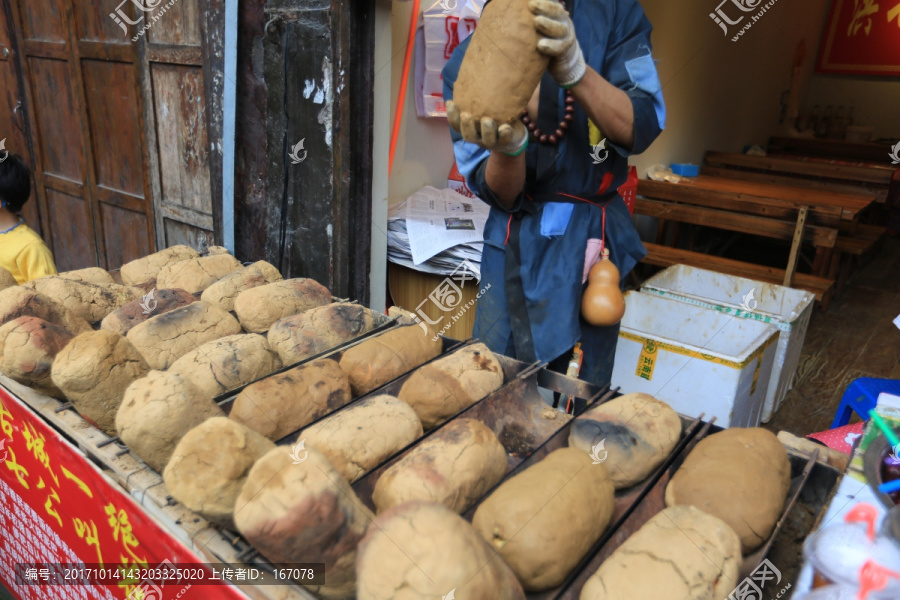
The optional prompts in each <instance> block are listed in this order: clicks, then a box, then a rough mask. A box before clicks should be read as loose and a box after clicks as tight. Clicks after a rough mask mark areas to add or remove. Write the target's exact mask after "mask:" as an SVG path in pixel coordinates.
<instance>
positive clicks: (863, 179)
mask: <svg viewBox="0 0 900 600" xmlns="http://www.w3.org/2000/svg"><path fill="white" fill-rule="evenodd" d="M703 174H704V175H711V176H715V177H728V178H730V179H741V180H744V181H756V182H760V183H773V184H778V185H790V186H795V187H803V188H807V189H818V190H823V191H831V192H840V193H847V194H862V195H867V196H873V197H874V198H875V200H876V202H878V203H884V202H885V201H886V200H887V196H888V190H889V188H890V184H891V177H892V175H893V169H892V168H891V167H890V165H880V164H864V163H847V164H841V163H832V162H829V161H827V160H825V159H817V158H811V157H802V156H795V157H785V156H750V155H747V154H735V153H730V152H707V153H706V158H705V159H704V165H703Z"/></svg>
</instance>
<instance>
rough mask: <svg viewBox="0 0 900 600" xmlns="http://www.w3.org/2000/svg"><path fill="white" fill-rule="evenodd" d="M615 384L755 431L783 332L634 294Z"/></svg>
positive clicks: (623, 331)
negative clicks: (779, 337) (779, 339)
mask: <svg viewBox="0 0 900 600" xmlns="http://www.w3.org/2000/svg"><path fill="white" fill-rule="evenodd" d="M625 305H626V309H625V317H624V318H623V319H622V325H621V328H620V330H619V341H618V344H617V346H616V362H615V366H614V367H613V375H612V384H613V386H619V387H621V391H622V392H623V393H628V392H644V393H647V394H651V395H653V396H654V397H656V398H658V399H659V400H662V401H664V402H667V403H668V404H669V405H670V406H671V407H672V408H674V409H675V410H676V411H678V412H680V413H681V414H684V415H687V416H690V417H699V416H700V415H701V414H703V415H704V419H705V420H709V419H711V418H712V417H716V425H719V426H721V427H756V426H757V425H759V423H760V418H761V416H762V409H763V403H764V401H765V399H766V392H767V390H768V386H769V377H770V376H771V374H772V364H773V362H774V360H775V345H776V342H777V340H778V329H776V328H775V326H773V325H771V324H768V323H763V322H760V321H755V320H751V319H741V318H737V317H734V316H730V315H726V314H723V313H721V312H718V311H715V310H712V309H709V308H705V307H702V306H692V305H690V304H686V303H684V302H677V301H675V300H668V299H666V298H662V297H660V296H654V295H650V294H639V293H636V292H628V293H627V294H625Z"/></svg>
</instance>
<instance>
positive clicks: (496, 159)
mask: <svg viewBox="0 0 900 600" xmlns="http://www.w3.org/2000/svg"><path fill="white" fill-rule="evenodd" d="M484 180H485V182H486V183H487V185H488V187H489V188H491V191H492V192H494V195H495V196H497V198H498V199H499V200H500V202H501V203H502V204H503V206H504V207H505V208H506V209H507V210H509V209H511V208H512V207H513V205H514V204H515V202H516V198H518V197H519V195H520V194H521V193H522V189H523V188H524V187H525V153H524V152H523V153H522V154H519V155H518V156H508V155H506V154H503V153H502V152H491V155H490V156H489V157H488V162H487V166H486V167H485V170H484Z"/></svg>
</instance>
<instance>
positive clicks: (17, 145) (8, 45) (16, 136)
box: [0, 6, 41, 233]
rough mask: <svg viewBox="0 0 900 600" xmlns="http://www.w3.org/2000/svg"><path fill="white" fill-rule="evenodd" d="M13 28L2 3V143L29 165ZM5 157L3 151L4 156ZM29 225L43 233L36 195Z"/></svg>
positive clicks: (0, 155) (27, 215)
mask: <svg viewBox="0 0 900 600" xmlns="http://www.w3.org/2000/svg"><path fill="white" fill-rule="evenodd" d="M15 41H16V38H15V37H14V35H13V30H12V29H10V19H9V15H8V14H7V12H6V10H4V7H3V6H0V142H4V146H5V148H6V150H5V151H6V152H9V153H11V154H21V155H22V158H24V159H25V162H26V163H28V164H29V165H31V166H33V165H34V160H33V158H32V153H31V146H30V145H29V142H30V138H29V136H28V131H27V127H28V121H27V120H26V118H25V95H24V94H23V93H22V86H21V85H20V76H21V73H20V72H19V70H18V68H17V64H18V61H17V59H18V47H17V46H16V44H15ZM4 156H5V154H4V151H2V150H0V159H3V157H4ZM22 212H23V214H24V215H25V221H26V222H27V223H28V226H29V227H31V228H32V229H34V230H35V231H37V232H38V233H40V232H41V218H40V211H39V210H38V201H37V200H36V199H35V197H34V196H32V198H31V200H30V201H29V202H28V203H27V204H26V205H25V209H24V210H23V211H22Z"/></svg>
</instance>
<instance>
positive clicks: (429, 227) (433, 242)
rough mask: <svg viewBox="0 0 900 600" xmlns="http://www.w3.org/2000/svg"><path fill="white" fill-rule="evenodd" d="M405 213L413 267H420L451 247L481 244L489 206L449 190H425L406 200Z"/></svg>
mask: <svg viewBox="0 0 900 600" xmlns="http://www.w3.org/2000/svg"><path fill="white" fill-rule="evenodd" d="M405 212H406V214H405V217H406V232H407V235H408V236H409V246H410V253H411V254H412V260H413V264H415V265H420V264H422V263H423V262H425V261H427V260H428V259H430V258H432V257H433V256H435V255H437V254H439V253H441V252H444V251H446V250H450V249H451V248H454V247H455V246H459V245H462V244H478V243H481V242H483V241H484V226H485V223H487V218H488V214H489V213H490V207H489V206H488V205H487V204H485V203H484V202H480V201H477V200H470V199H468V198H464V197H461V196H460V195H459V194H458V193H456V192H455V191H453V190H450V189H444V190H439V189H437V188H433V187H425V188H422V189H421V190H419V191H418V192H416V193H415V194H413V195H412V196H410V197H409V198H408V199H407V200H406V205H405Z"/></svg>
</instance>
